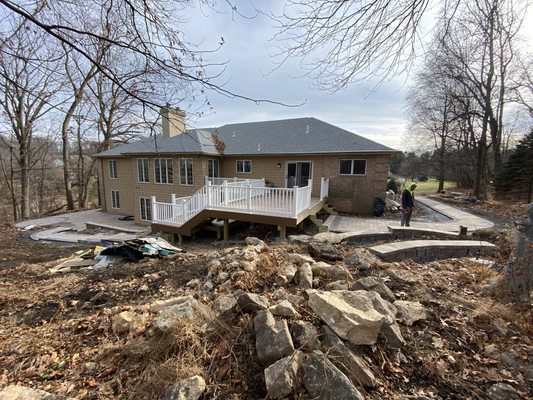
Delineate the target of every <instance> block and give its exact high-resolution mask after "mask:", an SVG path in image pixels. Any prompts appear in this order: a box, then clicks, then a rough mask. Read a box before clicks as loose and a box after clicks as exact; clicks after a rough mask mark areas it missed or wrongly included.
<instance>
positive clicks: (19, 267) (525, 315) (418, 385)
mask: <svg viewBox="0 0 533 400" xmlns="http://www.w3.org/2000/svg"><path fill="white" fill-rule="evenodd" d="M465 207H470V208H471V209H472V210H473V211H475V212H479V213H482V214H484V215H492V216H493V217H494V218H495V219H498V220H499V221H503V222H505V221H512V220H513V219H519V218H521V217H522V216H523V214H522V213H523V211H521V210H525V207H523V205H521V204H520V205H513V206H512V207H510V206H509V204H492V203H491V204H489V205H487V207H486V208H483V207H482V206H481V205H475V206H470V205H465ZM480 210H481V211H480ZM504 225H505V224H503V225H501V226H498V227H497V228H496V229H494V230H492V231H491V232H486V233H485V235H487V236H488V237H490V238H491V239H493V240H494V242H495V243H496V244H497V246H498V248H499V251H498V252H496V253H494V254H493V255H491V256H490V257H488V259H487V263H491V262H492V267H491V268H488V267H487V265H486V264H482V263H480V262H478V261H475V260H470V259H451V260H442V261H435V262H431V263H427V264H417V263H415V262H412V261H410V260H406V261H403V262H399V263H393V264H391V265H387V268H394V269H396V270H402V271H405V272H407V273H410V274H412V275H414V276H416V277H417V279H418V281H417V284H416V285H415V286H414V287H413V286H412V285H411V286H410V285H405V286H402V285H399V286H396V287H391V289H393V291H394V292H395V293H396V294H397V296H398V298H400V299H407V300H414V299H416V300H417V301H420V302H421V303H422V304H423V305H424V306H425V307H426V308H427V309H428V310H429V312H430V317H429V318H428V320H427V321H424V322H422V323H420V324H417V325H414V326H410V327H402V333H403V335H404V337H405V339H406V346H405V348H404V349H403V350H402V352H401V353H398V354H396V355H394V354H391V353H388V352H387V351H385V350H384V348H383V347H381V346H380V344H379V343H378V345H376V346H373V347H371V348H369V349H368V350H367V353H368V354H367V355H366V356H367V357H368V358H369V359H372V360H373V364H374V365H375V367H376V368H375V369H376V371H375V372H377V373H378V376H379V379H380V382H382V384H381V385H380V386H379V387H378V388H377V389H375V390H371V391H367V392H366V393H365V396H366V397H367V398H368V399H406V398H409V397H405V396H408V395H409V396H415V397H411V398H412V399H415V398H417V399H486V398H488V397H487V396H486V390H487V388H488V387H489V386H490V385H492V384H494V383H505V384H509V385H511V386H513V387H514V388H515V389H516V390H517V392H518V393H519V394H520V396H521V398H523V399H527V398H533V387H532V386H531V383H532V380H533V368H532V367H531V365H533V342H532V340H533V317H532V313H531V308H530V307H525V306H516V305H509V304H501V303H499V302H498V301H496V300H494V299H492V298H490V297H486V296H484V295H483V294H482V290H481V287H482V285H483V284H485V283H487V282H488V281H489V280H490V279H492V278H494V277H496V276H497V275H498V271H499V270H501V269H502V268H503V265H504V264H505V262H506V260H507V258H508V257H509V254H510V250H511V247H512V235H511V234H510V233H509V231H508V230H506V229H509V227H506V226H504ZM251 234H255V236H259V237H262V238H263V239H267V240H268V239H270V238H273V237H274V234H275V232H273V231H272V230H270V228H262V227H259V226H256V227H255V228H254V230H253V231H250V230H248V231H242V232H240V233H239V234H238V235H237V237H236V239H242V238H244V237H245V236H248V235H251ZM0 236H1V237H2V246H1V248H0V389H1V388H2V387H4V386H6V385H8V384H15V383H19V384H22V385H25V386H30V387H35V388H39V389H43V390H47V391H50V392H53V393H56V394H65V395H67V396H70V397H74V398H79V399H115V398H120V399H137V398H138V399H141V398H161V397H160V396H161V390H162V387H163V386H164V383H165V382H167V380H166V378H165V373H167V372H168V371H167V370H164V369H162V367H164V366H165V365H166V363H167V361H168V360H169V358H165V357H167V355H168V354H170V353H172V354H174V355H176V354H178V353H176V352H178V351H180V350H179V349H177V347H179V346H177V345H176V343H178V344H179V345H181V346H182V345H184V343H188V344H187V346H191V347H194V346H193V345H192V344H191V343H189V342H183V340H184V339H183V337H186V338H187V340H192V339H191V338H192V337H193V336H187V335H186V334H185V333H184V332H186V331H184V332H182V333H181V334H180V335H181V336H182V337H181V339H180V340H182V341H180V340H178V339H176V341H175V342H173V343H172V344H168V343H166V342H165V343H162V342H158V343H157V349H158V352H157V356H156V355H154V354H153V353H154V350H153V349H154V347H153V344H151V345H149V344H147V342H148V339H146V338H143V337H142V335H141V336H139V337H135V338H132V337H128V338H124V337H120V336H117V335H116V334H115V333H114V332H113V331H112V329H111V322H110V320H111V316H112V315H113V314H114V313H116V312H118V311H121V310H129V309H134V308H136V309H139V308H142V307H143V305H145V304H148V303H151V302H153V301H155V300H157V299H164V298H169V297H172V296H178V295H183V294H185V293H190V290H189V289H188V288H187V287H186V286H185V285H186V284H187V282H189V281H191V280H192V279H195V278H198V279H202V278H203V277H205V275H206V273H207V266H206V262H205V256H206V254H208V253H209V252H212V251H220V250H221V249H222V250H223V248H221V247H220V246H214V245H212V244H211V242H212V238H211V237H208V238H205V239H204V240H200V241H199V242H196V243H193V242H186V243H185V245H184V247H185V248H186V249H187V253H185V254H178V255H174V256H169V257H165V258H162V259H144V260H142V261H140V262H138V263H125V264H120V265H117V266H111V267H107V268H104V269H101V270H79V271H75V272H73V273H68V274H56V275H51V274H50V273H48V269H49V268H50V267H51V266H54V265H56V264H58V260H59V259H60V258H62V257H66V256H68V255H70V254H72V253H73V252H74V251H76V250H78V249H79V247H76V246H58V245H49V244H41V243H38V242H33V241H31V240H28V239H24V238H23V237H22V236H21V235H20V234H19V232H17V231H15V230H14V229H12V228H11V227H10V226H7V225H3V226H1V227H0ZM279 246H287V245H286V244H271V245H270V247H271V249H273V250H272V253H271V254H275V249H277V248H278V247H279ZM339 249H341V251H343V252H344V253H345V254H350V253H351V252H354V251H360V250H361V249H356V248H354V246H348V245H339ZM291 251H302V252H303V251H304V249H301V248H297V247H291ZM272 259H273V262H274V261H275V260H274V257H272ZM378 272H380V271H377V272H376V273H378ZM353 274H354V277H355V278H356V279H357V278H358V277H362V276H365V275H367V274H372V272H368V271H367V272H361V271H356V270H354V271H353ZM250 282H251V283H250V285H252V286H253V285H255V286H253V290H255V291H262V292H266V291H267V290H271V288H269V287H268V286H269V282H270V281H269V280H268V279H259V278H258V279H255V280H253V282H252V281H250ZM389 283H390V284H391V285H392V282H389ZM252 286H250V287H248V288H246V289H250V288H251V287H252ZM250 324H251V321H250V320H249V318H248V319H247V317H245V316H243V317H242V318H240V319H239V320H238V321H236V322H235V326H232V327H227V328H225V329H226V331H225V332H226V333H225V335H226V337H225V339H224V340H221V339H220V338H219V339H217V340H215V341H211V342H210V344H209V346H210V347H209V354H208V356H206V355H205V354H204V353H202V354H197V359H198V360H201V361H202V362H203V363H204V364H205V363H207V365H208V368H207V367H206V368H204V370H205V371H208V374H209V376H208V377H207V379H206V381H207V382H208V390H207V392H206V394H205V395H204V396H203V398H204V399H211V398H218V399H240V398H242V399H259V398H264V397H265V395H266V393H265V391H264V380H263V379H264V378H263V377H262V369H261V368H260V367H259V366H258V363H257V360H256V359H255V355H254V350H253V336H252V335H251V332H252V331H251V328H250V326H251V325H250ZM205 336H206V337H207V336H209V335H205ZM221 336H224V335H221ZM201 337H202V335H200V336H199V338H201ZM198 340H204V339H198ZM251 342H252V343H251ZM143 346H144V347H143ZM150 346H152V347H150ZM165 346H167V347H165ZM176 346H177V347H176ZM206 346H207V345H206ZM140 347H143V349H142V350H140V349H139V348H140ZM170 348H172V349H173V350H172V351H171V350H169V349H170ZM194 348H196V347H194ZM125 349H127V350H125ZM147 349H148V350H147ZM150 349H151V350H150ZM151 353H152V354H151ZM168 357H170V356H168ZM394 357H398V358H399V359H400V360H395V359H394ZM145 359H150V360H151V361H152V363H151V364H150V363H146V362H145V361H144V360H145ZM400 361H401V362H400ZM198 362H200V361H198ZM154 364H157V365H158V368H157V369H154V368H155V367H154ZM231 366H234V367H232V368H233V369H231V370H230V367H231ZM173 368H175V367H173ZM188 368H189V370H190V371H191V372H194V366H192V365H189V366H188ZM165 371H166V372H165ZM168 373H169V374H170V375H169V376H175V375H176V371H174V372H172V373H170V372H168ZM148 377H149V378H148ZM158 385H159V386H161V387H159V386H158ZM402 396H403V397H402ZM416 396H418V397H416ZM294 398H303V397H294Z"/></svg>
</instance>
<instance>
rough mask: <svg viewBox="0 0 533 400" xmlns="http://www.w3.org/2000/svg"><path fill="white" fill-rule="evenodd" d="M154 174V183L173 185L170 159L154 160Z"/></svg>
mask: <svg viewBox="0 0 533 400" xmlns="http://www.w3.org/2000/svg"><path fill="white" fill-rule="evenodd" d="M154 174H155V182H156V183H174V178H173V175H172V159H171V158H156V159H155V160H154Z"/></svg>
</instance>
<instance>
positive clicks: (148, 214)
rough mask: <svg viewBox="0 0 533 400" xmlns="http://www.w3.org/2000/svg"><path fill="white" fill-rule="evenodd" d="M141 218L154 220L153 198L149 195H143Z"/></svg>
mask: <svg viewBox="0 0 533 400" xmlns="http://www.w3.org/2000/svg"><path fill="white" fill-rule="evenodd" d="M139 200H140V203H141V220H143V221H151V220H152V200H151V199H150V198H149V197H141V198H140V199H139Z"/></svg>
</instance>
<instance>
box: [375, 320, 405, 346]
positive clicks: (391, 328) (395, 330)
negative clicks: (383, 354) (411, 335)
mask: <svg viewBox="0 0 533 400" xmlns="http://www.w3.org/2000/svg"><path fill="white" fill-rule="evenodd" d="M379 333H380V334H381V335H382V336H383V337H384V338H385V340H386V341H387V345H388V346H389V347H390V348H391V349H399V348H401V347H402V346H403V345H404V344H405V339H404V338H403V336H402V332H401V330H400V327H399V326H398V324H390V325H387V324H384V325H383V326H382V327H381V331H380V332H379Z"/></svg>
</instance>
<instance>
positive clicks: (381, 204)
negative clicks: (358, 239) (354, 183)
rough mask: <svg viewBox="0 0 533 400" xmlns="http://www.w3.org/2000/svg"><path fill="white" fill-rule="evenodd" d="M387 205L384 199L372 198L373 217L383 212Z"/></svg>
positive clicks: (379, 215)
mask: <svg viewBox="0 0 533 400" xmlns="http://www.w3.org/2000/svg"><path fill="white" fill-rule="evenodd" d="M386 206H387V203H385V200H383V199H381V198H379V197H376V198H375V199H374V217H381V216H382V215H383V213H384V212H385V207H386Z"/></svg>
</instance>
